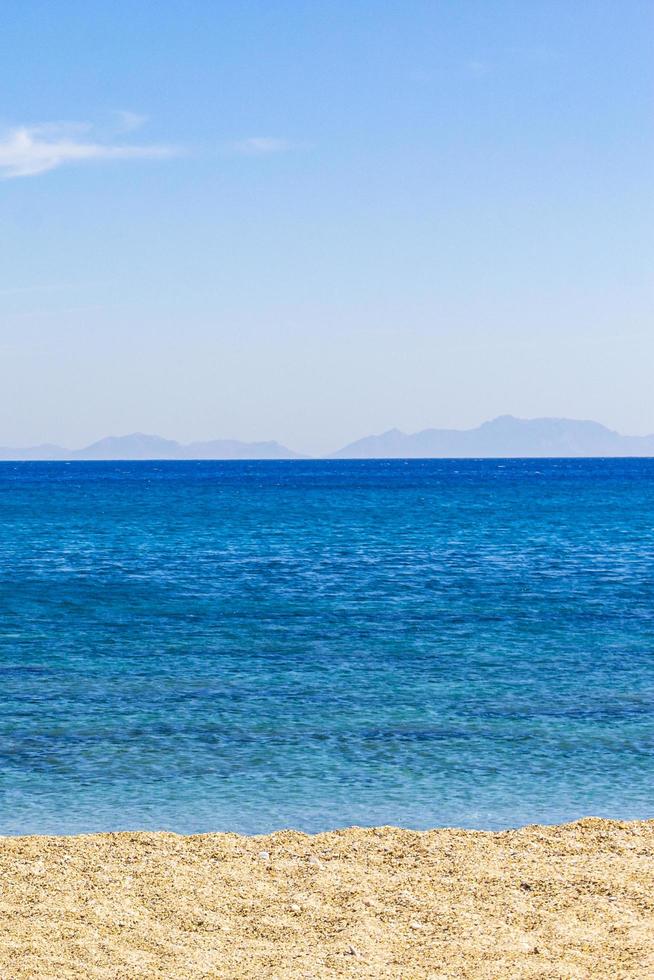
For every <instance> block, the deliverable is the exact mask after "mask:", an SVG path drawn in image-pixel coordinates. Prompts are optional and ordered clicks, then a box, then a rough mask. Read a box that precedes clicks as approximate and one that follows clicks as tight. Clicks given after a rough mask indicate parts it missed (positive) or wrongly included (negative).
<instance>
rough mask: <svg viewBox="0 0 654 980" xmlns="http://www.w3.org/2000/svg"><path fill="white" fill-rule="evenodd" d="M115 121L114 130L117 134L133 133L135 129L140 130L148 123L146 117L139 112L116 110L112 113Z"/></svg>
mask: <svg viewBox="0 0 654 980" xmlns="http://www.w3.org/2000/svg"><path fill="white" fill-rule="evenodd" d="M114 118H115V119H116V129H117V131H118V132H119V133H133V132H134V131H135V130H136V129H141V127H142V126H145V124H146V122H147V121H148V117H147V116H144V115H143V114H142V113H140V112H131V111H130V110H128V109H116V110H115V111H114Z"/></svg>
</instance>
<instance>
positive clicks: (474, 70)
mask: <svg viewBox="0 0 654 980" xmlns="http://www.w3.org/2000/svg"><path fill="white" fill-rule="evenodd" d="M465 70H466V72H467V73H468V75H471V76H472V77H473V78H483V76H484V75H489V74H490V72H491V66H490V64H489V63H488V62H487V61H474V60H473V61H466V63H465Z"/></svg>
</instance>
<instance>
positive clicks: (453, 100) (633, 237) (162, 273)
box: [0, 0, 654, 455]
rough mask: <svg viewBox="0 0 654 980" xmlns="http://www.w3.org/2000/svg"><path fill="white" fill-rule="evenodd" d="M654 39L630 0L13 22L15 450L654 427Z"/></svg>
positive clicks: (47, 15) (5, 374)
mask: <svg viewBox="0 0 654 980" xmlns="http://www.w3.org/2000/svg"><path fill="white" fill-rule="evenodd" d="M653 28H654V6H652V4H651V3H646V2H640V0H626V2H625V3H622V4H616V3H615V2H613V0H598V2H592V3H591V2H586V0H582V2H580V3H577V4H561V3H558V2H553V3H547V4H533V5H525V4H523V3H519V2H518V0H498V2H497V3H494V4H478V3H473V2H466V0H463V2H462V3H460V4H456V5H449V4H434V3H431V2H427V0H410V2H409V3H406V2H404V3H399V2H389V3H387V4H379V3H372V2H364V3H362V4H360V5H357V6H356V7H352V5H351V4H348V3H345V2H344V0H336V2H334V3H332V4H329V5H326V4H314V5H311V4H305V5H302V4H296V3H293V2H292V0H280V2H279V3H277V4H274V5H271V4H267V3H264V2H263V0H254V2H252V3H250V4H247V5H223V4H216V5H211V4H206V5H200V6H194V5H191V6H190V7H189V6H188V5H184V4H181V3H180V2H179V0H170V2H166V3H164V4H156V5H155V4H154V3H152V2H147V0H146V2H143V3H142V4H139V5H137V6H136V7H134V5H133V4H127V3H126V0H115V2H112V3H111V4H109V3H106V2H104V0H100V2H98V3H95V4H93V5H91V6H89V7H88V8H85V9H84V11H83V13H82V12H81V9H80V8H79V7H78V5H75V4H73V5H63V6H62V5H43V4H41V3H39V2H35V0H26V2H25V3H23V4H20V5H15V6H13V7H12V8H11V9H7V10H6V11H4V17H3V38H4V42H5V43H4V45H3V47H4V57H3V61H2V64H0V80H1V81H2V85H3V91H4V94H5V98H4V109H3V113H2V117H1V118H0V178H1V179H0V219H1V222H2V229H3V232H2V237H1V239H0V241H1V243H2V244H1V245H0V248H1V249H2V263H1V265H0V269H1V271H0V325H1V328H2V329H1V335H0V445H1V446H13V447H25V446H30V445H37V444H39V443H42V442H48V443H54V444H58V445H62V446H66V447H70V446H77V447H81V446H86V445H88V444H90V443H91V442H93V441H94V440H96V439H98V438H101V437H103V436H104V435H107V434H109V433H117V434H118V433H127V432H134V431H141V432H146V433H147V432H151V433H162V434H163V435H165V436H166V437H167V438H171V439H175V440H178V441H180V442H184V443H186V442H191V441H201V440H209V439H215V438H230V439H237V440H242V441H248V442H251V441H264V440H278V441H280V442H282V443H284V444H285V445H287V446H290V447H292V448H293V449H295V450H297V451H298V452H300V453H306V454H310V455H323V454H325V453H328V452H332V451H334V449H335V448H336V447H339V446H343V445H345V444H346V443H348V442H351V441H353V440H356V439H358V438H361V437H363V436H367V435H369V434H371V433H375V432H376V433H380V432H384V431H386V430H388V429H392V428H395V427H397V428H399V429H401V430H402V431H404V432H408V433H415V432H419V431H421V430H423V429H426V428H431V427H437V428H453V429H466V428H472V427H474V426H476V425H478V424H479V423H480V422H481V421H483V420H486V419H492V418H494V417H496V416H499V415H501V414H503V413H505V412H506V411H507V409H508V410H509V411H511V412H512V413H513V414H515V415H517V416H520V417H525V418H534V417H566V418H577V419H597V420H598V421H600V422H601V423H602V424H605V425H607V426H608V427H609V428H611V429H615V430H617V431H618V432H621V433H625V434H629V435H646V434H649V433H652V432H654V399H652V397H651V393H650V390H651V378H650V375H651V365H652V364H654V330H652V321H653V319H654V316H653V315H654V289H653V286H652V276H651V266H652V257H653V255H654V233H653V232H652V229H653V228H654V213H653V212H654V194H653V193H652V161H653V160H654V152H653V150H654V145H653V144H654V139H653V137H654V127H653V126H652V118H651V98H652V92H653V91H654V59H653V58H652V54H653V53H654V44H653V42H652V38H653V37H654V31H653V30H652V29H653ZM35 39H36V43H35Z"/></svg>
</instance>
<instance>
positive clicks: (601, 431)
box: [0, 415, 654, 460]
mask: <svg viewBox="0 0 654 980" xmlns="http://www.w3.org/2000/svg"><path fill="white" fill-rule="evenodd" d="M520 456H523V457H525V456H526V457H547V456H572V457H575V456H654V435H650V436H623V435H620V433H618V432H614V431H613V430H612V429H607V428H606V426H604V425H600V424H599V422H580V421H575V420H574V419H555V418H543V419H517V418H514V416H512V415H501V416H500V417H499V418H496V419H493V420H492V421H491V422H484V423H483V425H480V426H478V427H477V428H476V429H424V430H423V431H422V432H415V433H413V434H410V435H408V434H406V433H405V432H400V431H399V429H391V430H390V431H389V432H384V433H382V435H377V436H366V438H364V439H359V440H358V441H357V442H352V443H350V444H349V445H348V446H345V447H344V448H343V449H339V450H338V452H335V453H332V454H331V456H330V457H328V458H330V459H405V458H411V459H429V458H441V459H443V458H445V459H446V458H448V457H451V458H466V457H467V458H471V457H472V458H475V457H489V458H502V457H520ZM304 458H306V457H303V456H301V455H300V454H299V453H295V452H293V450H291V449H288V448H287V447H286V446H283V445H281V444H280V443H279V442H239V441H237V440H235V439H214V440H211V441H209V442H191V443H187V444H183V443H180V442H175V441H174V440H172V439H162V438H161V436H152V435H144V434H143V433H141V432H136V433H134V434H133V435H128V436H107V438H105V439H100V440H99V441H98V442H94V443H92V444H91V445H90V446H86V447H85V448H84V449H77V450H70V449H64V448H62V447H61V446H53V445H50V444H44V445H42V446H32V447H30V448H29V449H4V448H0V460H93V459H96V460H102V459H104V460H138V459H304Z"/></svg>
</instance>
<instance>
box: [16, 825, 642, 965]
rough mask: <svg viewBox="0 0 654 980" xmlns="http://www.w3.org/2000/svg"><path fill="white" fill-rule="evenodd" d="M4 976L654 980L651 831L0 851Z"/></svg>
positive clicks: (150, 840)
mask: <svg viewBox="0 0 654 980" xmlns="http://www.w3.org/2000/svg"><path fill="white" fill-rule="evenodd" d="M0 875H1V879H0V885H1V890H0V977H2V978H3V980H13V978H23V977H38V978H39V980H49V978H53V980H54V978H56V980H63V978H68V977H75V978H77V977H80V978H81V977H84V978H112V980H114V978H115V980H117V978H148V980H160V978H161V980H163V978H165V980H170V978H177V977H183V978H186V977H188V978H209V977H220V978H232V977H233V978H240V977H257V978H261V980H264V978H286V977H288V978H296V977H297V978H300V977H303V978H307V977H316V978H322V977H366V978H371V977H372V978H375V977H380V978H385V977H389V978H390V977H392V978H398V980H399V978H402V980H408V978H422V977H429V978H439V977H453V978H454V977H456V978H460V977H484V978H514V977H543V978H566V980H568V978H575V977H589V978H590V977H592V978H604V977H605V978H609V977H610V978H611V980H616V978H624V977H651V976H654V821H647V822H634V823H619V822H613V821H605V820H597V819H587V820H582V821H579V822H577V823H573V824H568V825H564V826H559V827H541V826H533V827H527V828H524V829H522V830H517V831H506V832H502V833H478V832H473V831H463V830H436V831H429V832H426V833H416V832H413V831H407V830H398V829H396V828H389V827H384V828H379V829H374V830H361V829H357V828H351V829H348V830H343V831H335V832H331V833H326V834H319V835H317V836H311V837H309V836H305V835H303V834H298V833H294V832H288V831H282V832H279V833H276V834H272V835H270V836H268V837H240V836H238V835H236V834H207V835H201V836H194V837H182V836H177V835H175V834H156V833H122V834H99V835H93V836H84V837H14V838H1V839H0Z"/></svg>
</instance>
